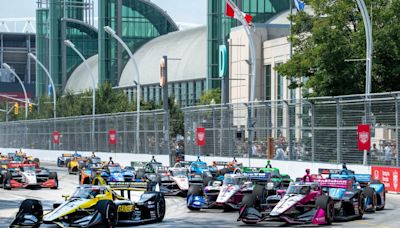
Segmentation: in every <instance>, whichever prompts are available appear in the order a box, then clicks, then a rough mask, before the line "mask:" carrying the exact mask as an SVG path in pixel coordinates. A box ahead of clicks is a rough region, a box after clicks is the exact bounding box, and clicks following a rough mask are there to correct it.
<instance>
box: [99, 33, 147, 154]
mask: <svg viewBox="0 0 400 228" xmlns="http://www.w3.org/2000/svg"><path fill="white" fill-rule="evenodd" d="M104 30H105V31H106V32H107V33H108V34H109V35H110V36H112V37H113V38H114V39H116V40H117V41H118V43H119V44H121V46H122V47H123V48H124V49H125V51H126V52H127V53H128V55H129V57H130V59H131V60H132V63H133V68H134V70H135V73H136V82H135V81H134V83H135V84H136V153H139V149H140V143H139V141H140V138H139V130H140V75H139V68H138V66H137V64H136V61H135V59H134V58H133V53H132V51H131V50H130V49H129V47H128V45H126V43H125V42H124V41H123V40H122V39H121V38H120V37H119V36H118V35H117V33H116V32H115V31H114V30H113V29H112V28H111V27H110V26H104Z"/></svg>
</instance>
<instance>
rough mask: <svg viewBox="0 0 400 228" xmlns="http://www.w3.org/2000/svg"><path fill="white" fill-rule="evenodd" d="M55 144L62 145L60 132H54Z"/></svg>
mask: <svg viewBox="0 0 400 228" xmlns="http://www.w3.org/2000/svg"><path fill="white" fill-rule="evenodd" d="M53 143H54V144H59V143H60V133H59V132H58V131H54V132H53Z"/></svg>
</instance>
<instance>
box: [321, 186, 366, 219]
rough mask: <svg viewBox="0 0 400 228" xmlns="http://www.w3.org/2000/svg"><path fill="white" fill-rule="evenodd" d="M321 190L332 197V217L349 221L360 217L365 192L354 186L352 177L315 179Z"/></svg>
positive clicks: (363, 205)
mask: <svg viewBox="0 0 400 228" xmlns="http://www.w3.org/2000/svg"><path fill="white" fill-rule="evenodd" d="M315 182H317V183H319V184H320V186H321V187H322V189H323V191H324V192H326V193H327V195H328V196H329V197H331V198H332V200H333V203H334V209H335V214H334V219H335V220H336V221H349V220H353V219H361V218H362V217H363V215H364V211H365V205H366V203H365V198H366V197H365V193H364V192H363V190H362V189H360V188H357V187H355V186H356V183H355V182H354V180H353V179H335V178H331V179H317V180H315Z"/></svg>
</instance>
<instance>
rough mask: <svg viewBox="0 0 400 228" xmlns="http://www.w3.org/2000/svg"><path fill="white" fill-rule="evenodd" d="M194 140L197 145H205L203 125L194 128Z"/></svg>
mask: <svg viewBox="0 0 400 228" xmlns="http://www.w3.org/2000/svg"><path fill="white" fill-rule="evenodd" d="M196 141H197V145H198V146H204V145H206V129H205V128H204V127H198V128H197V130H196Z"/></svg>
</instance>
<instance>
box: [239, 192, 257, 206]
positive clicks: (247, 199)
mask: <svg viewBox="0 0 400 228" xmlns="http://www.w3.org/2000/svg"><path fill="white" fill-rule="evenodd" d="M255 200H256V197H255V195H253V194H245V195H244V197H243V199H242V206H245V205H246V206H248V207H254V204H255Z"/></svg>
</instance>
